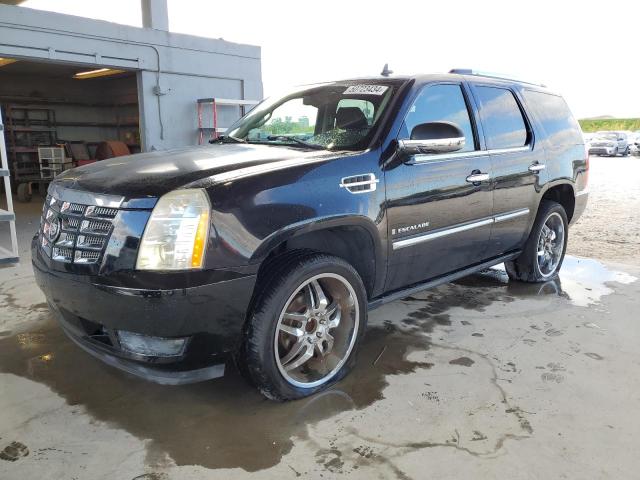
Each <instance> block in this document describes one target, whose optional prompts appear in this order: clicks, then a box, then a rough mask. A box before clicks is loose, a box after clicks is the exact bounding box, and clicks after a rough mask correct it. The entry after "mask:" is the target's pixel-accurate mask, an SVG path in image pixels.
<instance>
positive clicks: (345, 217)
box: [250, 214, 387, 292]
mask: <svg viewBox="0 0 640 480" xmlns="http://www.w3.org/2000/svg"><path fill="white" fill-rule="evenodd" d="M336 227H356V228H361V229H363V230H364V231H365V232H367V233H368V234H369V237H370V239H371V243H372V245H373V250H374V251H373V252H372V253H373V259H374V260H375V266H374V268H375V272H374V282H373V285H372V287H373V291H374V292H378V291H380V289H381V288H382V286H383V285H384V277H385V275H386V268H385V266H386V264H387V255H386V252H387V245H386V235H385V234H386V226H385V224H384V223H380V224H375V223H374V222H373V221H372V220H371V219H370V218H369V217H367V216H365V215H353V214H337V215H328V216H324V217H318V218H313V219H308V220H303V221H301V222H296V223H292V224H291V225H287V226H286V227H284V228H281V229H280V230H277V231H275V232H273V233H272V234H270V235H269V236H267V237H266V238H265V239H264V240H263V241H262V243H261V244H260V245H259V246H258V248H256V250H255V252H254V253H253V255H252V257H251V259H250V263H251V264H256V263H257V264H260V263H262V262H263V261H264V259H265V258H266V257H267V256H268V255H269V253H271V252H272V251H274V250H275V249H276V248H277V247H278V246H280V245H282V243H284V242H286V241H287V240H290V239H292V238H295V237H299V236H301V235H304V234H307V233H311V232H319V231H322V230H329V229H332V228H336ZM380 229H383V230H384V231H381V230H380ZM347 260H348V259H347Z"/></svg>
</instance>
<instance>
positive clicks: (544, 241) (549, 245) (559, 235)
mask: <svg viewBox="0 0 640 480" xmlns="http://www.w3.org/2000/svg"><path fill="white" fill-rule="evenodd" d="M564 238H565V229H564V222H563V220H562V217H561V216H560V214H558V213H556V212H554V213H552V214H551V215H549V216H548V217H547V219H546V220H545V222H544V225H543V226H542V230H541V231H540V236H539V237H538V270H540V274H541V275H542V276H543V277H545V278H546V277H550V276H552V275H553V274H554V273H556V270H557V269H558V265H560V261H561V260H562V254H563V251H564Z"/></svg>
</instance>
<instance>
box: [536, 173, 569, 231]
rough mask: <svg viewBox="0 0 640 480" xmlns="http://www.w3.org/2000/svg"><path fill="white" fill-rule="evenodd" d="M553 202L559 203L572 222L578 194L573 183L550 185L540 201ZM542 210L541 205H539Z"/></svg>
mask: <svg viewBox="0 0 640 480" xmlns="http://www.w3.org/2000/svg"><path fill="white" fill-rule="evenodd" d="M543 200H552V201H554V202H557V203H559V204H560V205H562V207H563V208H564V211H565V212H566V214H567V219H568V220H569V222H571V219H572V218H573V214H574V213H575V208H576V194H575V189H574V186H573V184H572V183H569V182H557V183H554V184H552V185H549V186H548V188H547V189H545V191H544V193H543V194H542V196H541V197H540V201H541V202H542V201H543ZM538 208H540V205H538Z"/></svg>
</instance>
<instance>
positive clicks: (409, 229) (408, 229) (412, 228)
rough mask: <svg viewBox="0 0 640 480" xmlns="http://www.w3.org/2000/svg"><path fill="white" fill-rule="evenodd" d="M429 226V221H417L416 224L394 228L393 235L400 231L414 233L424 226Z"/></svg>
mask: <svg viewBox="0 0 640 480" xmlns="http://www.w3.org/2000/svg"><path fill="white" fill-rule="evenodd" d="M428 226H429V222H422V223H416V224H415V225H408V226H406V227H399V228H392V229H391V235H397V234H399V233H413V232H416V231H417V230H422V229H423V228H427V227H428Z"/></svg>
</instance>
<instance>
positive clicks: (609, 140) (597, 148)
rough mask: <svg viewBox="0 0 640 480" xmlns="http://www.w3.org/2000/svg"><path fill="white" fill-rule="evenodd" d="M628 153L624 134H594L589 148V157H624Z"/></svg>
mask: <svg viewBox="0 0 640 480" xmlns="http://www.w3.org/2000/svg"><path fill="white" fill-rule="evenodd" d="M629 153H630V148H629V141H628V137H627V134H626V133H625V132H605V131H602V132H596V134H595V135H594V137H593V139H592V140H591V143H590V146H589V154H590V155H606V156H608V157H615V156H617V155H622V156H624V157H626V156H627V155H629Z"/></svg>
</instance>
